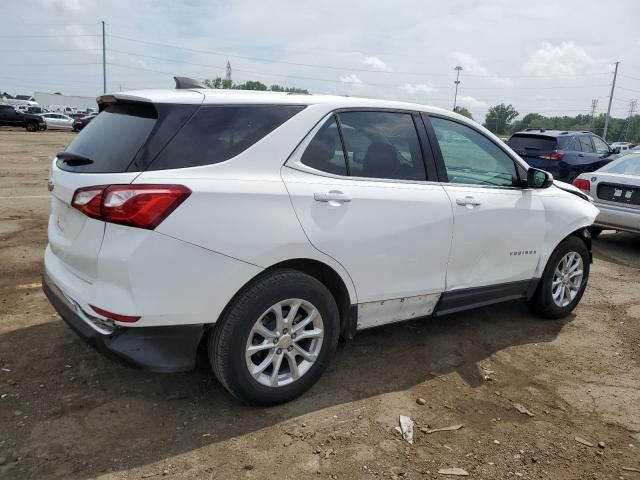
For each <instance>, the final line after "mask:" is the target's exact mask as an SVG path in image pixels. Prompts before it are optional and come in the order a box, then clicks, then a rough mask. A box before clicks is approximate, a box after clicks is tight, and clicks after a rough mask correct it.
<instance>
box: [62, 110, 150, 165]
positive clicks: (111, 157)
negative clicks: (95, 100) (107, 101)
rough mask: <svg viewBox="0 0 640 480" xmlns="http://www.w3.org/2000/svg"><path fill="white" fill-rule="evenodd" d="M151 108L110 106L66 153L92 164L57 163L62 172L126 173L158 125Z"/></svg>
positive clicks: (88, 126) (80, 134)
mask: <svg viewBox="0 0 640 480" xmlns="http://www.w3.org/2000/svg"><path fill="white" fill-rule="evenodd" d="M157 117H158V115H157V112H156V110H155V108H154V107H153V106H152V105H150V104H139V103H138V104H114V105H109V106H107V108H105V109H104V110H103V111H102V112H100V114H99V115H98V116H97V117H96V118H94V119H93V120H92V121H91V123H89V124H88V125H87V126H86V127H84V128H83V129H82V131H81V132H80V133H79V134H78V136H77V137H76V138H75V139H74V140H73V142H71V145H69V146H68V147H67V149H66V151H67V152H70V153H74V154H76V155H80V156H83V157H87V158H89V159H90V160H91V162H92V163H90V164H87V165H82V166H81V167H80V168H79V167H77V166H76V167H71V166H69V165H67V164H66V163H65V162H63V161H61V160H58V167H59V168H61V169H63V170H68V171H74V172H82V173H113V172H125V171H127V167H128V166H129V164H130V163H131V162H132V160H133V158H134V157H135V155H136V153H137V152H138V151H139V150H140V149H141V148H142V146H143V145H144V144H145V142H146V141H147V138H148V137H149V134H150V133H151V131H152V130H153V127H154V125H155V124H156V121H157Z"/></svg>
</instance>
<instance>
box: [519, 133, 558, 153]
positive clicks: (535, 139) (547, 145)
mask: <svg viewBox="0 0 640 480" xmlns="http://www.w3.org/2000/svg"><path fill="white" fill-rule="evenodd" d="M507 145H509V146H510V147H511V148H512V149H513V150H556V149H557V148H558V147H557V145H558V142H557V140H556V139H555V137H546V136H544V135H517V134H516V135H514V136H512V137H511V138H510V139H509V140H508V141H507Z"/></svg>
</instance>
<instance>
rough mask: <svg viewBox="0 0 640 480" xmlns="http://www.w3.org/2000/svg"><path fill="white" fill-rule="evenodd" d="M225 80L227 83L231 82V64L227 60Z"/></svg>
mask: <svg viewBox="0 0 640 480" xmlns="http://www.w3.org/2000/svg"><path fill="white" fill-rule="evenodd" d="M225 80H226V81H227V82H231V62H230V61H229V60H227V74H226V75H225Z"/></svg>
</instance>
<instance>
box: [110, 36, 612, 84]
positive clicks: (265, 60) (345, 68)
mask: <svg viewBox="0 0 640 480" xmlns="http://www.w3.org/2000/svg"><path fill="white" fill-rule="evenodd" d="M108 36H109V37H111V38H116V39H119V40H125V41H128V42H135V43H142V44H146V45H152V46H159V47H165V48H174V49H177V50H184V51H189V52H194V53H201V54H207V55H215V56H221V57H231V58H239V59H243V60H249V61H253V62H262V63H272V64H279V65H291V66H297V67H309V68H324V69H330V70H337V71H341V72H346V71H349V72H368V73H375V74H389V75H419V76H431V77H434V76H435V77H449V76H450V74H448V73H431V72H415V71H402V70H379V69H378V70H376V69H371V68H359V67H350V66H338V65H323V64H312V63H302V62H290V61H285V60H274V59H269V58H262V57H253V56H246V55H238V54H234V53H230V52H223V51H219V50H205V49H199V48H191V47H180V46H176V45H171V44H167V43H160V42H152V41H149V40H140V39H134V38H129V37H123V36H120V35H111V34H110V35H108ZM360 54H361V55H364V54H362V53H360ZM165 60H166V61H172V60H170V59H165ZM592 75H593V74H589V75H586V74H585V75H567V76H562V77H554V78H585V77H590V76H592ZM595 75H608V72H601V73H596V74H595ZM468 76H471V77H477V78H487V79H491V78H495V77H512V78H543V79H544V78H549V77H548V76H546V75H518V74H515V75H510V74H486V75H480V74H468Z"/></svg>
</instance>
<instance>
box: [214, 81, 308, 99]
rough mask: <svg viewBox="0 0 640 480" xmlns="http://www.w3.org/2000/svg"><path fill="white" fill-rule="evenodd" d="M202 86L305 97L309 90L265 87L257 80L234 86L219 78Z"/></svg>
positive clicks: (276, 86) (280, 86) (273, 86)
mask: <svg viewBox="0 0 640 480" xmlns="http://www.w3.org/2000/svg"><path fill="white" fill-rule="evenodd" d="M204 84H205V86H206V87H207V88H215V89H227V90H230V89H234V90H259V91H267V90H268V91H271V92H286V93H302V94H305V95H308V94H309V90H307V89H306V88H297V87H283V86H282V85H271V86H270V87H267V86H266V85H265V84H264V83H262V82H259V81H257V80H247V81H246V82H244V83H241V84H235V83H233V82H232V81H231V80H226V79H223V78H221V77H216V78H214V79H212V80H211V79H206V80H205V81H204Z"/></svg>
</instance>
